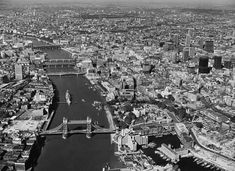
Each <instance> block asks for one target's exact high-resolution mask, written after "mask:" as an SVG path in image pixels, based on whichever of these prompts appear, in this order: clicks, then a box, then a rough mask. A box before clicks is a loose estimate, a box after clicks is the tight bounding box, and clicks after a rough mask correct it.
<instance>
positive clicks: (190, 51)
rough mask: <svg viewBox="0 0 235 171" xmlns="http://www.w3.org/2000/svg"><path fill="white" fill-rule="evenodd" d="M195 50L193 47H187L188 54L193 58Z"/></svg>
mask: <svg viewBox="0 0 235 171" xmlns="http://www.w3.org/2000/svg"><path fill="white" fill-rule="evenodd" d="M195 53H196V50H195V47H189V56H190V57H191V58H193V57H194V56H195Z"/></svg>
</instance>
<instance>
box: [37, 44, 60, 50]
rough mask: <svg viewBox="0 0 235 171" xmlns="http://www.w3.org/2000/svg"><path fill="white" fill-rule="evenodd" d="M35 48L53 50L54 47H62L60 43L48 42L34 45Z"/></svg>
mask: <svg viewBox="0 0 235 171" xmlns="http://www.w3.org/2000/svg"><path fill="white" fill-rule="evenodd" d="M33 49H34V50H47V49H49V50H53V49H61V46H60V45H55V44H46V45H36V46H35V45H33Z"/></svg>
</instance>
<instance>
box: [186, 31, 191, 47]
mask: <svg viewBox="0 0 235 171" xmlns="http://www.w3.org/2000/svg"><path fill="white" fill-rule="evenodd" d="M190 43H191V37H190V35H188V34H186V39H185V47H190Z"/></svg>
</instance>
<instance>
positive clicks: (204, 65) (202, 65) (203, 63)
mask: <svg viewBox="0 0 235 171" xmlns="http://www.w3.org/2000/svg"><path fill="white" fill-rule="evenodd" d="M208 63H209V57H208V56H201V57H200V58H199V69H198V73H199V74H200V73H202V74H208V73H209V72H210V68H209V67H208Z"/></svg>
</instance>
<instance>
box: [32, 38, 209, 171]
mask: <svg viewBox="0 0 235 171" xmlns="http://www.w3.org/2000/svg"><path fill="white" fill-rule="evenodd" d="M34 41H35V40H34ZM36 43H38V42H37V41H36ZM39 43H40V42H39ZM45 52H46V53H48V57H49V58H61V59H65V58H69V57H70V54H68V53H67V52H65V51H62V50H46V51H45ZM50 79H51V80H52V82H53V84H54V85H55V88H56V92H55V99H54V102H55V103H53V108H54V110H55V111H56V112H55V116H54V118H53V120H52V123H51V125H50V128H54V127H56V126H57V125H59V124H60V123H62V119H63V117H66V118H68V119H86V117H87V116H89V117H91V118H92V120H93V121H98V122H99V124H101V125H103V126H105V127H109V124H108V120H107V118H106V114H105V111H104V110H102V111H98V110H96V109H95V107H93V106H92V103H93V102H94V100H96V101H104V99H103V98H102V97H101V96H100V94H99V91H98V90H95V91H94V90H93V89H92V88H90V87H91V84H90V83H89V81H88V80H87V79H86V78H85V77H83V76H63V77H58V76H52V77H50ZM66 90H69V91H70V93H71V95H72V104H71V106H68V105H67V104H66V103H64V102H65V92H66ZM83 99H84V100H85V102H84V100H83ZM150 141H153V142H155V143H156V144H157V147H158V146H160V145H161V143H166V144H172V145H173V146H175V147H177V148H178V147H179V143H180V142H179V140H178V138H177V137H176V136H172V135H168V136H164V137H162V138H150ZM110 142H111V140H110V135H95V136H94V137H92V138H91V139H87V138H86V136H85V135H72V136H70V137H68V139H66V140H64V139H62V137H61V136H48V137H47V138H46V142H45V146H44V148H43V150H42V153H41V155H40V157H39V159H38V163H37V166H36V167H35V169H34V170H35V171H100V170H102V167H103V166H104V165H105V164H106V163H109V164H110V166H111V167H112V168H115V167H120V166H122V164H121V163H120V162H119V161H118V158H117V157H115V156H114V148H115V147H114V144H111V143H110ZM157 147H156V148H157ZM144 152H145V153H146V154H148V155H149V156H151V157H152V158H153V160H154V161H155V162H156V163H157V164H160V165H164V164H166V163H167V162H166V161H164V160H163V159H161V158H160V156H158V155H156V154H154V150H153V149H145V150H144ZM178 165H179V168H180V169H181V171H188V170H192V171H194V170H195V171H198V170H200V171H208V170H210V169H206V168H203V167H201V166H199V165H196V163H194V162H193V160H192V159H182V160H181V161H180V162H179V164H178Z"/></svg>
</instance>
